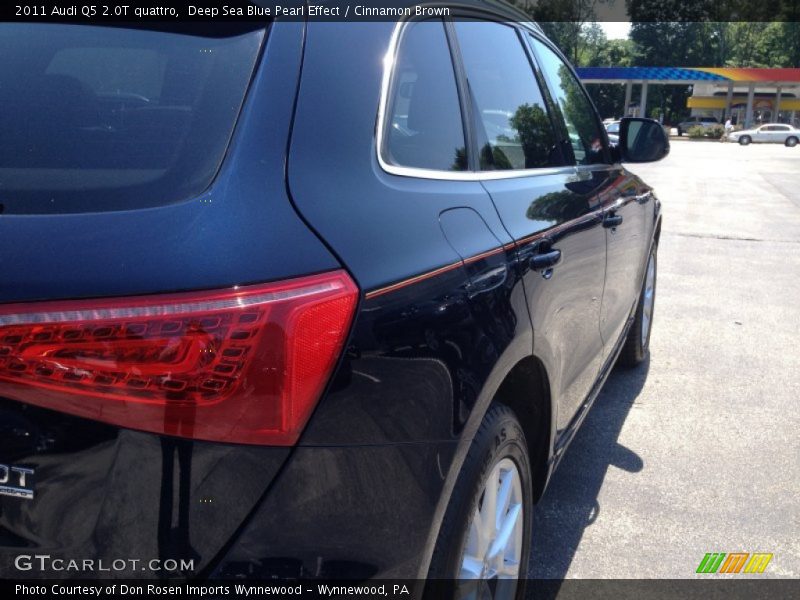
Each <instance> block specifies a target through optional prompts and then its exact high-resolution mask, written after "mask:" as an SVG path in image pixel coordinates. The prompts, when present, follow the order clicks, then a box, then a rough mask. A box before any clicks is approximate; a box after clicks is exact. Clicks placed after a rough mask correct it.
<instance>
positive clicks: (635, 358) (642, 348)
mask: <svg viewBox="0 0 800 600" xmlns="http://www.w3.org/2000/svg"><path fill="white" fill-rule="evenodd" d="M650 261H652V262H653V294H652V304H651V306H650V319H649V323H648V324H647V332H646V333H645V335H642V330H643V328H644V327H645V315H644V311H645V301H646V300H645V290H646V289H647V283H648V271H649V268H650ZM657 274H658V247H657V246H655V245H654V246H653V249H652V251H651V252H650V257H649V258H648V261H647V265H646V266H645V276H644V281H643V282H642V289H641V291H640V292H639V303H638V304H637V305H636V316H635V317H634V321H633V325H631V328H630V329H629V330H628V336H627V337H626V338H625V345H624V346H623V347H622V351H621V352H620V355H619V359H618V361H617V362H618V364H620V365H622V366H623V367H628V368H633V367H636V366H638V365H639V364H641V363H642V362H643V361H644V359H645V358H647V353H648V352H649V350H650V334H651V333H652V331H653V308H654V307H655V300H656V287H657V286H656V282H657V279H658V277H657Z"/></svg>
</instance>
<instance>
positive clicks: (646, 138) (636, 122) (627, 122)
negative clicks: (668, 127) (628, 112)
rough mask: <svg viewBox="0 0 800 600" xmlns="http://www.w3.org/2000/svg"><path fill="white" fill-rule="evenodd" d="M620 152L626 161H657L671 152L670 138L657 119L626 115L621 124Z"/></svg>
mask: <svg viewBox="0 0 800 600" xmlns="http://www.w3.org/2000/svg"><path fill="white" fill-rule="evenodd" d="M619 152H620V158H621V159H622V161H624V162H632V163H645V162H655V161H657V160H661V159H662V158H664V157H665V156H666V155H667V154H669V138H668V137H667V134H666V132H665V131H664V127H663V126H662V125H661V123H659V122H658V121H656V120H655V119H640V118H633V117H625V118H623V119H622V120H621V121H620V124H619Z"/></svg>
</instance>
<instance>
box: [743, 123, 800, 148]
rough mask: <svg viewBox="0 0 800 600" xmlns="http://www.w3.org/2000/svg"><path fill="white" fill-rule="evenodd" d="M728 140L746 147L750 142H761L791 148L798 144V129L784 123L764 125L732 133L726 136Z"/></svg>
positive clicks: (799, 131) (799, 136)
mask: <svg viewBox="0 0 800 600" xmlns="http://www.w3.org/2000/svg"><path fill="white" fill-rule="evenodd" d="M728 140H729V141H731V142H739V143H740V144H741V145H742V146H747V145H748V144H750V143H751V142H762V143H768V144H784V145H786V146H789V147H792V146H797V144H798V142H800V129H797V128H796V127H792V126H791V125H786V124H785V123H766V124H764V125H759V126H758V127H753V128H751V129H743V130H742V131H734V132H732V133H730V134H729V135H728Z"/></svg>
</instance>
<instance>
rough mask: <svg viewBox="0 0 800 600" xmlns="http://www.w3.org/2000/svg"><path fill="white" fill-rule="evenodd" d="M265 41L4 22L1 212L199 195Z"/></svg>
mask: <svg viewBox="0 0 800 600" xmlns="http://www.w3.org/2000/svg"><path fill="white" fill-rule="evenodd" d="M263 35H264V32H263V30H239V31H227V32H226V35H217V36H211V37H209V36H206V35H193V34H190V33H184V32H181V33H178V32H174V31H153V30H145V29H123V28H117V27H93V26H76V25H52V24H48V25H42V24H37V25H33V24H2V25H0V54H1V55H2V57H3V60H2V61H0V139H1V140H2V142H3V143H2V144H0V204H2V205H3V207H4V209H5V211H6V212H14V213H40V212H73V211H77V212H80V211H98V210H119V209H126V208H139V207H144V206H153V205H158V204H163V203H168V202H175V201H179V200H183V199H186V198H189V197H191V196H195V195H198V194H200V193H201V192H203V190H205V188H206V187H207V186H208V185H209V184H210V183H211V180H212V179H213V177H214V175H215V174H216V171H217V169H218V168H219V165H220V162H221V161H222V158H223V155H224V153H225V149H226V147H227V144H228V141H229V139H230V136H231V133H232V131H233V127H234V124H235V121H236V117H237V115H238V113H239V109H240V108H241V104H242V101H243V99H244V95H245V92H246V90H247V86H248V82H249V80H250V77H251V75H252V71H253V68H254V66H255V62H256V58H257V56H258V51H259V48H260V46H261V42H262V38H263Z"/></svg>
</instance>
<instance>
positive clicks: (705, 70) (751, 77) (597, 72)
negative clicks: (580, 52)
mask: <svg viewBox="0 0 800 600" xmlns="http://www.w3.org/2000/svg"><path fill="white" fill-rule="evenodd" d="M576 70H577V71H578V77H580V78H581V79H582V80H583V82H584V83H628V82H629V81H630V82H636V83H641V82H645V81H646V82H649V83H661V84H670V83H672V84H682V83H687V84H691V83H693V82H699V81H710V82H719V83H724V82H733V83H755V84H779V83H789V84H791V83H800V69H754V68H741V69H740V68H732V67H719V68H717V67H695V68H691V69H688V68H683V67H580V68H578V69H576Z"/></svg>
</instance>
